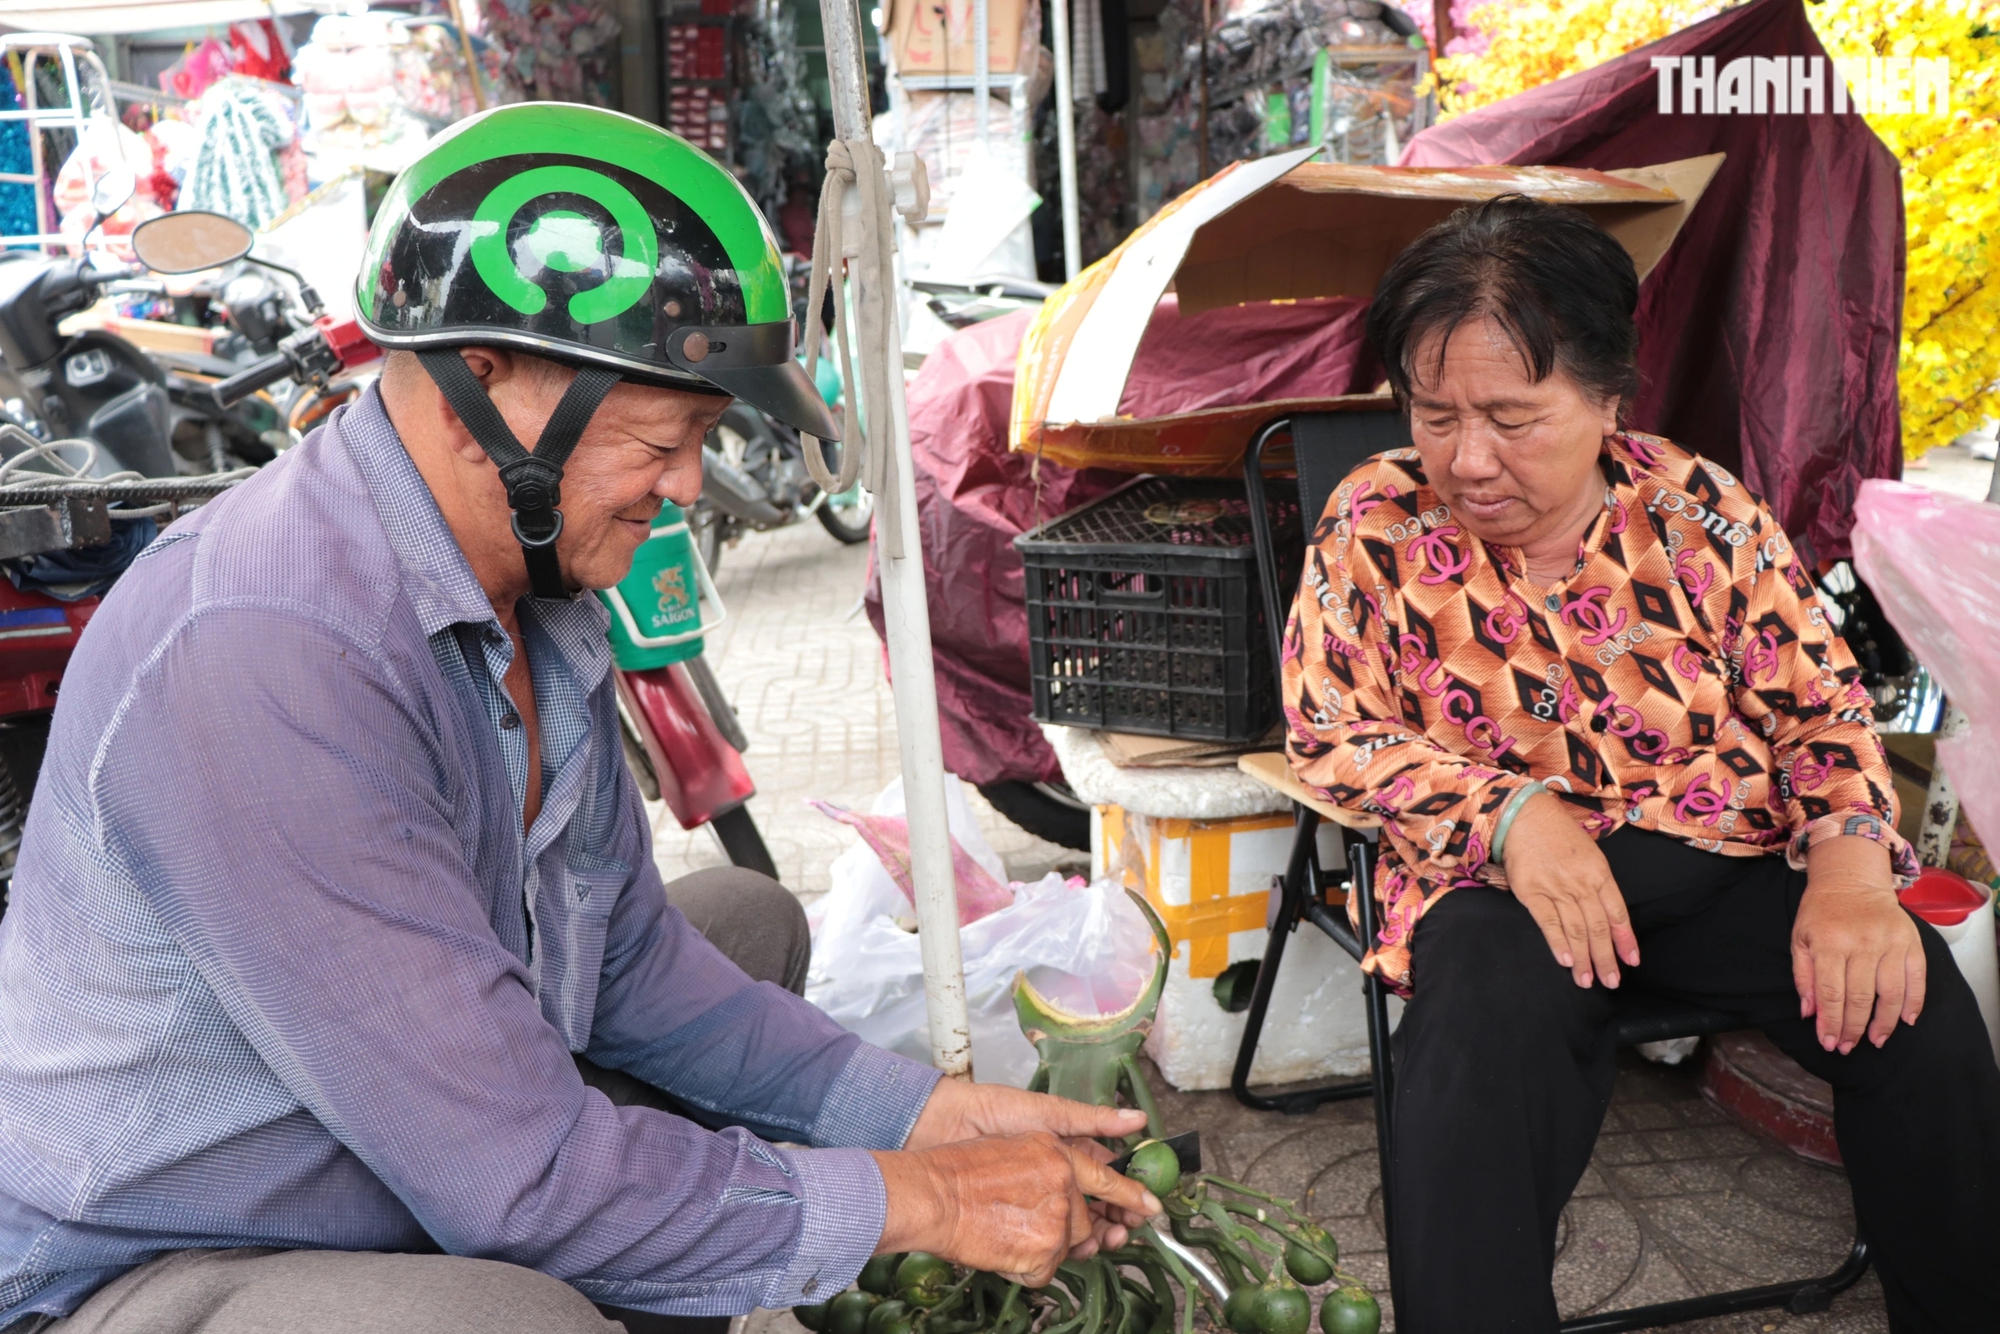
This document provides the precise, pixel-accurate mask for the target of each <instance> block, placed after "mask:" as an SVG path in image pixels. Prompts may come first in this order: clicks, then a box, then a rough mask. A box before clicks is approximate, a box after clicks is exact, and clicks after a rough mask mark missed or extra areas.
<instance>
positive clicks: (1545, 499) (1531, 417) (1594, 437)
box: [1410, 317, 1618, 548]
mask: <svg viewBox="0 0 2000 1334" xmlns="http://www.w3.org/2000/svg"><path fill="white" fill-rule="evenodd" d="M1438 339H1439V335H1437V334H1432V335H1430V336H1429V337H1427V338H1425V339H1424V340H1423V341H1422V342H1420V343H1419V344H1418V345H1417V351H1416V356H1415V357H1414V358H1413V365H1412V373H1411V382H1410V436H1411V439H1412V441H1413V443H1415V445H1416V447H1417V452H1418V453H1419V454H1420V455H1422V457H1423V463H1424V472H1425V473H1426V474H1427V475H1428V476H1429V477H1430V481H1431V486H1432V487H1434V488H1435V489H1436V491H1437V493H1438V496H1439V497H1440V498H1441V499H1442V500H1443V501H1444V502H1445V504H1447V505H1449V506H1451V512H1452V514H1453V515H1454V516H1455V517H1456V518H1457V519H1458V521H1459V522H1460V523H1462V524H1464V525H1465V526H1466V527H1467V528H1468V529H1470V530H1471V531H1472V533H1473V535H1474V536H1476V537H1479V538H1483V539H1484V540H1486V541H1488V542H1491V543H1494V544H1495V545H1498V546H1510V547H1522V548H1535V547H1537V546H1549V545H1552V544H1557V543H1563V542H1574V541H1576V540H1578V539H1579V538H1580V536H1581V532H1580V530H1581V529H1582V528H1584V527H1587V526H1588V523H1589V520H1590V518H1591V517H1592V516H1594V515H1595V514H1596V512H1597V510H1598V508H1599V507H1600V506H1601V505H1602V504H1603V498H1604V477H1603V474H1602V473H1601V472H1599V471H1598V467H1597V456H1598V453H1599V451H1600V448H1601V447H1602V444H1603V440H1604V437H1605V436H1607V435H1610V434H1612V433H1613V432H1615V431H1616V430H1617V429H1618V400H1617V399H1616V398H1615V397H1614V398H1610V399H1607V400H1604V401H1602V402H1600V401H1598V400H1597V399H1596V398H1595V397H1594V396H1592V395H1590V394H1588V393H1586V392H1585V391H1584V390H1583V389H1582V388H1581V387H1580V386H1579V385H1578V384H1577V383H1576V381H1574V380H1572V379H1571V378H1570V377H1569V375H1568V373H1567V372H1565V371H1563V370H1562V369H1561V368H1560V367H1558V368H1557V369H1556V370H1554V371H1552V372H1550V374H1549V375H1548V377H1547V378H1546V379H1543V380H1540V381H1535V380H1531V379H1529V378H1528V365H1527V362H1526V360H1525V359H1524V358H1523V357H1522V355H1521V354H1520V353H1519V352H1518V351H1516V350H1515V348H1514V344H1513V341H1512V340H1511V339H1509V338H1508V337H1507V334H1506V331H1505V330H1504V329H1502V328H1501V327H1500V325H1499V324H1497V323H1495V322H1494V321H1493V320H1492V319H1491V318H1488V317H1481V318H1479V319H1476V320H1467V321H1465V322H1464V323H1462V324H1460V325H1459V326H1458V327H1457V328H1456V329H1454V330H1452V332H1451V334H1450V340H1449V342H1448V343H1446V345H1445V348H1444V360H1443V366H1442V369H1440V366H1439V361H1438Z"/></svg>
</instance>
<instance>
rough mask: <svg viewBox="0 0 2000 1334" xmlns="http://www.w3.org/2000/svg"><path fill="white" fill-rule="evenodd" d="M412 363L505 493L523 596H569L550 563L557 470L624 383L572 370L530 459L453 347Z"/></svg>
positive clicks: (614, 376)
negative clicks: (524, 574)
mask: <svg viewBox="0 0 2000 1334" xmlns="http://www.w3.org/2000/svg"><path fill="white" fill-rule="evenodd" d="M417 360H419V361H421V362H422V363H423V367H424V369H425V370H426V371H428V372H429V373H430V377H431V379H432V380H433V381H435V382H436V383H437V387H438V389H439V390H440V391H441V392H442V393H443V394H444V398H445V402H447V403H449V404H451V409H452V411H453V412H456V413H457V414H458V419H459V420H460V421H462V422H464V423H465V429H466V430H468V431H470V432H471V433H472V438H473V439H474V440H476V441H478V442H479V447H480V448H481V449H483V450H485V451H486V456H487V457H488V458H490V459H492V460H493V462H494V465H495V466H496V467H498V468H499V469H500V480H501V482H502V483H504V484H505V485H506V487H507V505H508V507H509V508H510V509H512V510H513V511H514V515H513V526H514V540H515V541H517V542H519V543H520V544H521V555H522V557H523V559H525V560H526V561H527V564H528V587H529V590H530V591H531V592H532V593H533V594H534V595H535V596H536V597H538V598H569V597H573V596H575V594H573V593H572V592H570V589H569V584H568V582H567V581H566V580H565V579H564V578H563V572H562V562H561V560H560V559H558V558H557V556H556V539H557V538H558V537H561V536H562V530H563V516H562V510H560V509H559V508H557V507H558V506H559V505H561V504H562V475H563V464H564V463H565V462H567V461H568V459H569V456H570V451H571V450H573V449H575V448H576V442H577V440H578V439H579V438H580V437H581V436H582V435H583V428H584V427H586V426H588V425H589V424H590V419H591V417H592V415H594V414H595V413H596V411H597V408H598V405H599V404H600V403H602V402H603V401H604V396H605V395H606V394H608V393H610V392H611V388H612V386H613V385H615V384H617V383H618V381H619V380H620V379H622V378H623V377H622V376H620V375H619V373H618V372H617V371H613V370H605V369H604V368H602V367H598V366H585V367H583V368H582V369H580V370H578V371H577V373H576V379H575V380H574V381H573V382H572V383H571V384H570V387H569V389H568V390H567V391H565V392H564V394H563V396H562V401H561V402H560V403H557V404H556V410H555V411H554V412H552V413H550V414H549V420H548V424H547V425H545V426H543V427H542V434H541V438H540V439H538V440H537V441H536V442H535V452H534V453H532V454H530V453H529V452H528V451H527V450H526V449H524V448H522V446H521V442H520V441H519V440H517V439H516V438H515V437H514V430H513V428H512V427H510V426H508V425H507V419H506V418H505V417H502V416H501V415H500V410H499V409H498V408H496V407H494V406H493V399H492V398H491V397H490V396H489V395H488V394H487V392H486V386H484V385H482V384H480V383H479V377H477V376H475V375H474V374H473V373H472V368H471V367H470V366H467V365H466V364H465V358H464V357H462V356H460V355H459V353H458V349H457V348H450V347H446V348H431V349H427V350H425V351H421V352H419V353H417Z"/></svg>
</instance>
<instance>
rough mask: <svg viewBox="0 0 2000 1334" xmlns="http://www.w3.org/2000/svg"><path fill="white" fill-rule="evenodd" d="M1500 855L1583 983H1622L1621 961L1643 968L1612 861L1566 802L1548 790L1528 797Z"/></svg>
mask: <svg viewBox="0 0 2000 1334" xmlns="http://www.w3.org/2000/svg"><path fill="white" fill-rule="evenodd" d="M1502 860H1503V862H1504V863H1505V865H1506V868H1507V885H1508V888H1509V889H1511V890H1512V891H1513V894H1514V897H1515V898H1517V899H1519V900H1520V901H1521V902H1522V904H1524V905H1525V906H1526V907H1527V909H1528V912H1529V913H1530V914H1531V915H1532V916H1533V917H1534V919H1535V924H1536V925H1537V926H1539V927H1541V928H1542V935H1543V936H1544V937H1545V938H1546V939H1547V940H1548V942H1549V951H1550V952H1551V953H1552V954H1554V955H1555V956H1556V962H1557V963H1559V964H1561V965H1562V966H1563V967H1565V968H1567V969H1569V970H1570V973H1571V975H1572V976H1574V977H1575V978H1576V984H1577V985H1578V986H1580V987H1587V986H1589V985H1590V984H1591V982H1592V981H1593V980H1594V979H1595V978H1603V979H1604V985H1605V986H1607V987H1615V986H1617V985H1618V961H1619V960H1620V959H1623V960H1624V961H1625V962H1626V963H1627V964H1629V965H1631V966H1632V967H1634V968H1637V967H1638V966H1639V938H1638V937H1637V936H1635V935H1633V934H1632V921H1631V918H1630V917H1628V916H1627V915H1626V912H1625V896H1624V895H1623V894H1621V893H1620V892H1619V890H1618V882H1617V881H1616V880H1613V879H1612V878H1611V865H1610V863H1608V862H1606V861H1605V860H1604V854H1603V853H1602V852H1600V851H1598V847H1597V843H1596V842H1595V841H1594V840H1593V839H1592V838H1591V837H1590V835H1588V834H1586V833H1584V832H1583V830H1582V829H1581V828H1580V827H1579V826H1578V825H1577V823H1576V821H1575V820H1573V819H1571V818H1570V817H1569V815H1568V813H1566V812H1565V811H1564V810H1563V807H1562V803H1561V802H1560V801H1558V800H1556V798H1554V797H1552V796H1550V795H1549V794H1548V793H1546V792H1537V793H1536V794H1535V795H1534V796H1532V797H1529V798H1528V800H1527V802H1526V803H1525V804H1523V805H1522V807H1521V809H1520V810H1519V811H1518V812H1516V813H1515V815H1514V824H1513V827H1512V828H1511V829H1510V830H1508V833H1507V849H1506V856H1505V857H1504V858H1503V859H1502Z"/></svg>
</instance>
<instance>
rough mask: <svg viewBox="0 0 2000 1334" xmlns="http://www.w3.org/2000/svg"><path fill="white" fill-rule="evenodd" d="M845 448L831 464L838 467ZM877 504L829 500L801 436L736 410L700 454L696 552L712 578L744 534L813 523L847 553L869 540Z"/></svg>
mask: <svg viewBox="0 0 2000 1334" xmlns="http://www.w3.org/2000/svg"><path fill="white" fill-rule="evenodd" d="M839 449H840V447H839V446H838V445H834V444H828V445H827V446H826V452H827V455H828V461H829V462H830V463H832V465H833V466H834V467H836V468H837V467H839V466H840V465H839V457H840V455H839ZM873 513H874V502H873V500H872V499H871V498H870V497H869V495H868V493H867V492H866V491H864V490H862V489H861V488H860V487H858V486H857V487H855V488H854V489H852V490H851V491H848V492H845V493H843V494H842V495H838V496H829V495H827V494H826V493H825V492H824V491H821V490H820V489H819V487H818V486H817V485H816V484H815V483H814V482H813V480H812V478H811V477H810V476H809V475H808V474H807V473H806V455H805V446H804V445H803V444H802V443H801V442H800V440H799V436H798V432H796V431H794V430H792V428H791V427H789V426H786V425H785V424H784V423H782V422H779V421H775V420H773V419H772V418H770V417H767V416H765V415H764V414H763V413H761V412H759V411H757V409H755V408H753V407H751V406H750V405H749V404H747V403H732V404H730V405H729V407H728V409H727V410H726V411H724V412H723V414H722V420H721V421H719V422H717V423H716V426H715V429H714V430H712V431H710V432H709V433H708V439H707V441H706V442H705V443H704V444H703V446H702V453H701V499H700V500H698V501H696V502H695V506H694V511H693V513H692V514H690V515H689V517H688V523H689V527H690V528H691V529H692V531H693V532H694V535H695V545H696V549H697V550H699V551H700V552H701V558H702V562H703V564H705V565H706V566H707V567H708V568H709V569H710V570H711V571H712V570H714V569H715V567H716V565H717V564H718V563H719V562H720V561H721V559H722V549H723V547H724V546H727V545H731V544H733V543H734V542H735V541H736V540H737V538H739V537H740V536H741V535H742V534H743V533H745V532H760V533H761V532H767V531H769V530H770V529H773V528H782V527H784V526H785V525H787V524H792V523H798V522H801V521H802V520H804V519H805V518H806V517H807V516H809V515H810V516H812V517H815V518H817V519H818V520H819V523H820V526H821V527H822V528H824V529H826V531H827V532H828V533H829V534H831V535H832V537H833V539H834V540H835V541H836V542H839V543H841V544H842V545H844V546H854V545H856V544H858V543H862V542H866V541H867V540H868V524H869V520H870V518H871V517H872V515H873Z"/></svg>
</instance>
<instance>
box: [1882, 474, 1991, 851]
mask: <svg viewBox="0 0 2000 1334" xmlns="http://www.w3.org/2000/svg"><path fill="white" fill-rule="evenodd" d="M1854 515H1855V522H1854V564H1855V568H1856V569H1857V570H1858V571H1859V572H1860V574H1861V577H1862V578H1863V579H1865V580H1867V581H1868V586H1869V587H1870V588H1871V589H1873V590H1874V592H1875V596H1876V597H1877V598H1878V599H1880V601H1881V603H1882V610H1883V612H1884V613H1885V614H1886V615H1887V616H1888V618H1889V621H1890V623H1891V624H1892V625H1894V626H1895V627H1896V629H1897V630H1898V631H1899V632H1901V634H1902V636H1903V638H1904V639H1905V640H1906V641H1908V643H1909V645H1910V647H1911V649H1912V650H1914V651H1915V653H1916V655H1917V658H1918V660H1919V661H1921V662H1922V663H1923V664H1924V666H1925V667H1926V668H1928V669H1929V671H1930V673H1931V675H1932V676H1934V677H1936V678H1937V682H1938V684H1939V685H1940V686H1942V687H1943V688H1944V693H1945V697H1946V698H1947V699H1949V700H1950V701H1951V702H1952V703H1953V704H1956V705H1957V706H1958V707H1959V708H1961V709H1963V710H1964V711H1965V714H1966V717H1967V718H1968V719H1969V720H1970V723H1971V726H1969V727H1968V728H1967V729H1966V730H1965V731H1963V732H1961V733H1960V734H1959V735H1958V736H1956V737H1953V738H1950V739H1948V740H1941V741H1939V742H1938V748H1937V749H1938V761H1939V763H1941V764H1943V765H1944V768H1945V772H1946V773H1948V774H1949V775H1951V781H1952V785H1953V786H1954V787H1956V788H1957V789H1958V799H1959V804H1960V806H1961V807H1962V808H1963V810H1964V811H1965V813H1966V814H1967V815H1968V816H1969V817H1970V818H1971V821H1972V826H1973V828H1975V829H1977V830H1979V831H1981V833H1982V834H1985V835H1986V837H1988V838H1992V837H1993V836H1994V835H1993V832H1992V831H1995V830H2000V670H1995V667H1994V664H1995V663H2000V505H1990V504H1986V503H1984V502H1981V501H1976V500H1963V499H1960V498H1959V497H1957V496H1948V495H1941V494H1939V493H1937V492H1935V491H1928V490H1925V489H1923V488H1922V487H1916V486H1910V485H1908V484H1907V483H1904V482H1884V481H1868V482H1863V483H1862V484H1861V491H1860V494H1859V495H1858V496H1857V497H1856V499H1855V502H1854Z"/></svg>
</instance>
